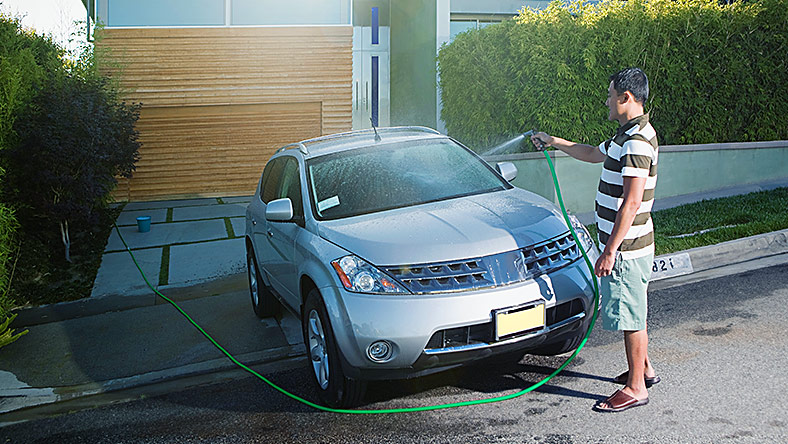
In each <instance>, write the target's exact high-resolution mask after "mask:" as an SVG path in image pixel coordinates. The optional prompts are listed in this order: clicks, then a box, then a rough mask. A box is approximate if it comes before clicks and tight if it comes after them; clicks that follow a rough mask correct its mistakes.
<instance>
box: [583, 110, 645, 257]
mask: <svg viewBox="0 0 788 444" xmlns="http://www.w3.org/2000/svg"><path fill="white" fill-rule="evenodd" d="M599 150H600V151H601V152H602V154H604V155H605V156H607V158H606V159H605V163H604V166H603V168H602V176H601V177H600V178H599V189H598V190H597V193H596V205H595V207H596V226H597V231H598V232H599V243H600V247H601V248H604V246H605V243H606V242H607V241H608V239H609V238H610V234H611V233H612V231H613V225H614V224H615V222H616V215H617V214H618V210H619V208H621V205H622V204H623V203H624V179H623V178H624V177H645V178H646V187H645V189H644V190H643V202H642V203H641V204H640V208H638V211H637V214H636V216H635V220H634V222H632V227H630V228H629V231H627V234H626V236H625V237H624V241H623V242H622V243H621V246H620V247H619V248H618V251H620V252H621V257H622V258H624V259H636V258H639V257H643V256H647V255H649V254H651V253H653V252H654V225H653V224H652V222H651V207H652V206H653V205H654V188H655V187H656V185H657V152H658V145H657V133H656V131H654V127H652V126H651V124H650V123H649V121H648V114H644V115H642V116H639V117H635V118H634V119H632V120H630V121H629V122H627V123H626V124H624V125H621V126H620V127H619V128H618V131H616V135H615V136H614V137H613V138H612V139H608V140H606V141H604V142H602V143H601V144H600V145H599Z"/></svg>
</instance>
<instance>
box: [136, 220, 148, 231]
mask: <svg viewBox="0 0 788 444" xmlns="http://www.w3.org/2000/svg"><path fill="white" fill-rule="evenodd" d="M137 230H138V231H139V232H140V233H147V232H148V231H150V216H140V217H138V218H137Z"/></svg>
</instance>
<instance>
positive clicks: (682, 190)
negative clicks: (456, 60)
mask: <svg viewBox="0 0 788 444" xmlns="http://www.w3.org/2000/svg"><path fill="white" fill-rule="evenodd" d="M550 155H551V158H552V159H553V162H554V164H555V168H556V174H557V175H558V179H559V183H560V185H561V191H562V196H563V198H564V204H566V207H567V209H568V210H569V211H571V212H573V213H577V214H580V213H588V212H592V211H593V210H594V197H595V196H596V189H597V185H598V183H599V174H600V172H601V170H602V164H589V163H585V162H580V161H578V160H575V159H573V158H571V157H569V156H568V155H566V154H564V153H562V152H555V151H551V152H550ZM485 160H487V162H489V163H490V164H491V165H495V163H496V162H512V163H514V164H515V165H516V166H517V169H518V170H519V173H518V175H517V178H516V179H515V180H514V181H513V182H512V183H513V184H514V185H516V186H518V187H520V188H524V189H526V190H529V191H533V192H535V193H537V194H539V195H541V196H544V197H546V198H548V199H550V200H552V201H554V202H557V201H558V200H557V198H556V195H555V190H554V188H553V181H552V179H551V178H550V170H549V167H548V165H547V161H546V160H545V158H544V155H543V154H542V153H522V154H509V155H503V156H488V157H485ZM780 180H785V181H786V182H788V141H786V140H781V141H771V142H749V143H715V144H704V145H665V146H662V147H660V149H659V179H658V182H657V190H656V193H657V194H656V198H657V201H659V199H665V198H672V197H676V196H682V195H687V194H695V193H706V192H711V191H715V190H719V189H724V188H730V187H736V186H741V185H747V184H756V183H761V182H768V181H778V182H779V181H780Z"/></svg>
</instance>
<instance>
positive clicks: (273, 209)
mask: <svg viewBox="0 0 788 444" xmlns="http://www.w3.org/2000/svg"><path fill="white" fill-rule="evenodd" d="M265 218H266V219H267V220H270V221H274V222H288V221H290V220H292V219H293V202H291V201H290V199H289V198H287V197H285V198H282V199H276V200H272V201H271V202H268V205H266V207H265Z"/></svg>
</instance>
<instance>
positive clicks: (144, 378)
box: [0, 344, 306, 414]
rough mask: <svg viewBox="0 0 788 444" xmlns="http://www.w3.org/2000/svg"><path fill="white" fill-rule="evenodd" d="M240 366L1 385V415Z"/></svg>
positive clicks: (265, 357) (212, 364) (280, 351)
mask: <svg viewBox="0 0 788 444" xmlns="http://www.w3.org/2000/svg"><path fill="white" fill-rule="evenodd" d="M304 355H306V350H305V348H304V345H303V344H299V345H287V346H283V347H277V348H273V349H268V350H263V351H258V352H250V353H245V354H242V355H238V356H236V359H237V360H238V362H241V363H243V364H244V365H247V366H253V365H262V364H271V363H275V362H279V361H286V360H291V359H293V358H300V357H302V356H304ZM238 368H239V367H238V366H237V365H235V364H234V363H233V362H232V361H230V360H228V359H227V358H216V359H211V360H209V361H203V362H196V363H193V364H188V365H184V366H181V367H174V368H171V369H166V370H158V371H154V372H149V373H143V374H140V375H133V376H128V377H125V378H118V379H111V380H108V381H100V382H92V383H88V384H80V385H74V386H65V387H46V388H38V387H26V388H18V389H14V388H12V389H10V390H8V389H2V388H0V400H1V401H2V402H0V414H5V413H11V412H14V411H18V410H22V409H27V408H32V407H38V406H43V405H47V404H54V403H58V402H65V401H70V400H72V399H77V398H82V397H85V396H91V395H99V394H103V393H108V392H114V391H118V390H126V389H130V388H136V387H141V386H145V385H151V384H158V383H162V382H166V381H170V380H173V379H180V378H186V377H190V376H199V375H204V374H209V373H216V372H221V371H225V370H233V369H238Z"/></svg>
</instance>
